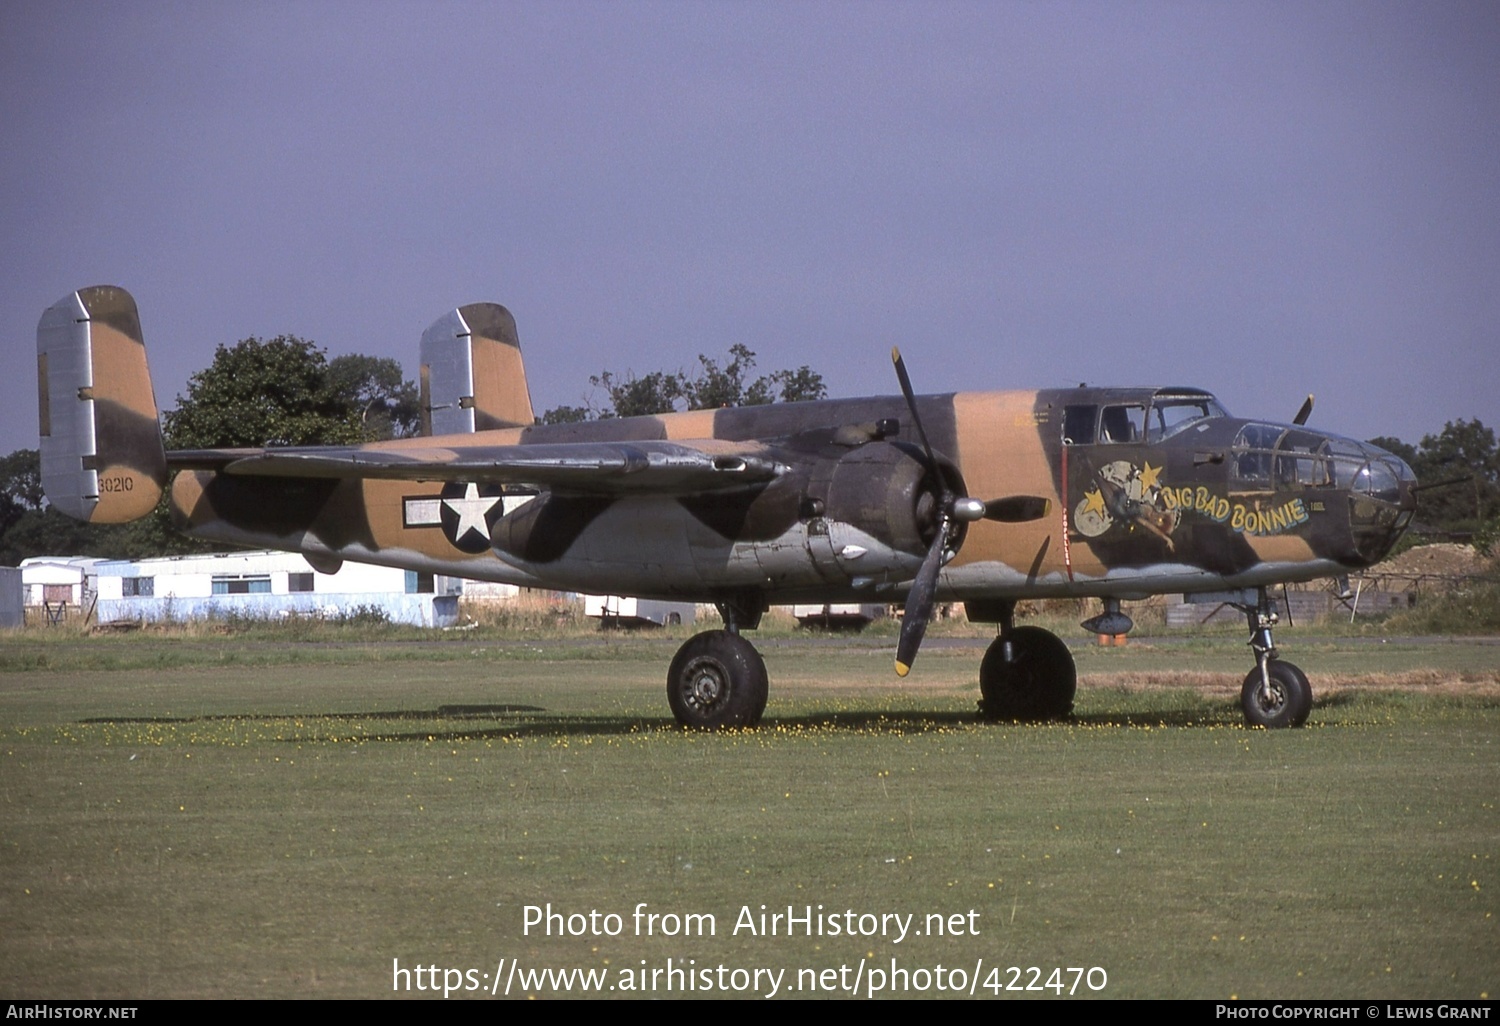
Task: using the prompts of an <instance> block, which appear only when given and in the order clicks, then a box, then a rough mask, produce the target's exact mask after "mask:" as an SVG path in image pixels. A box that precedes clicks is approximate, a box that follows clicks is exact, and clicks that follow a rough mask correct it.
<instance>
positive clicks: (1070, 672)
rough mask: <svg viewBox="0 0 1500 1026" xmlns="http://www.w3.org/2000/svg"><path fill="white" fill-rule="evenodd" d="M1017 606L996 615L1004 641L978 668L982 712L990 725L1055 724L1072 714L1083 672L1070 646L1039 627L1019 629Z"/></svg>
mask: <svg viewBox="0 0 1500 1026" xmlns="http://www.w3.org/2000/svg"><path fill="white" fill-rule="evenodd" d="M1015 611H1016V604H1015V603H1014V602H1010V601H1005V602H1000V603H998V604H997V606H996V608H995V610H994V612H995V613H996V614H997V615H996V619H998V620H999V623H1000V636H999V637H998V638H996V639H995V640H994V641H993V642H992V643H991V644H990V647H989V649H988V650H987V651H986V652H985V654H984V661H983V662H982V663H980V664H979V693H980V695H981V697H980V700H979V712H980V715H981V716H983V717H984V718H985V719H987V720H1055V719H1061V718H1062V717H1064V716H1067V715H1068V714H1069V713H1070V712H1072V711H1073V695H1074V692H1076V691H1077V689H1078V672H1077V670H1076V669H1075V667H1074V666H1073V656H1072V654H1071V653H1070V652H1069V651H1068V646H1067V645H1065V644H1063V642H1062V639H1060V638H1059V637H1058V636H1057V635H1056V634H1053V633H1052V632H1051V631H1045V630H1043V629H1042V628H1040V627H1017V626H1016V625H1015Z"/></svg>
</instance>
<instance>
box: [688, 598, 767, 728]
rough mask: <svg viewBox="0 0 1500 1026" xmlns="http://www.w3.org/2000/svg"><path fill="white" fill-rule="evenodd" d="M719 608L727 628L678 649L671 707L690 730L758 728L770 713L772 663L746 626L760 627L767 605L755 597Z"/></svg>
mask: <svg viewBox="0 0 1500 1026" xmlns="http://www.w3.org/2000/svg"><path fill="white" fill-rule="evenodd" d="M718 607H719V615H720V616H722V617H723V618H724V626H725V629H724V630H722V631H704V632H703V633H702V634H695V635H693V636H692V637H691V638H689V639H688V640H687V643H686V644H684V645H683V646H682V647H681V648H679V649H678V650H677V655H676V656H675V657H673V659H672V668H671V669H670V670H668V671H667V703H668V704H669V705H671V707H672V715H673V716H675V717H676V718H677V722H678V723H679V724H681V725H682V726H684V727H690V728H696V729H699V730H719V729H722V728H725V727H753V726H755V725H756V724H757V723H759V722H760V717H761V714H762V713H764V712H765V711H766V693H767V681H766V663H765V660H763V659H762V658H761V657H760V653H759V652H757V651H756V650H755V646H754V645H752V644H750V642H748V641H746V640H745V639H744V638H742V637H740V628H741V627H742V626H743V627H744V628H746V629H747V630H754V629H755V628H756V627H757V626H759V624H760V617H761V614H762V613H763V612H765V609H766V607H765V603H764V601H763V600H761V599H759V598H758V597H750V598H748V599H745V598H742V599H738V600H728V601H724V602H720V603H718Z"/></svg>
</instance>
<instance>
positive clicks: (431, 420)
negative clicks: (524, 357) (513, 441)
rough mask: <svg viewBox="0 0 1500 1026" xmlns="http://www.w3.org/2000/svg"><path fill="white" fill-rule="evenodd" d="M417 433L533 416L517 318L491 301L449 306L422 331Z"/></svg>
mask: <svg viewBox="0 0 1500 1026" xmlns="http://www.w3.org/2000/svg"><path fill="white" fill-rule="evenodd" d="M421 388H422V433H423V434H425V435H455V434H468V433H471V432H474V431H489V430H491V429H493V428H507V427H530V426H531V425H532V424H533V423H534V422H535V421H536V415H535V414H534V413H533V412H532V409H531V393H530V392H529V391H528V390H527V388H526V368H525V365H524V364H523V363H522V362H521V342H520V339H519V338H518V337H517V335H516V319H515V318H514V317H512V316H511V315H510V311H509V310H507V309H505V307H503V306H500V305H498V304H496V303H473V304H470V305H469V306H461V307H459V308H458V309H457V310H450V311H449V312H448V313H446V314H444V315H443V316H442V317H440V318H438V319H437V320H436V321H435V322H433V325H432V327H430V328H428V329H427V330H426V331H424V332H423V333H422V372H421Z"/></svg>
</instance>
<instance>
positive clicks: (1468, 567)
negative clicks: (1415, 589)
mask: <svg viewBox="0 0 1500 1026" xmlns="http://www.w3.org/2000/svg"><path fill="white" fill-rule="evenodd" d="M1493 569H1494V566H1493V564H1492V563H1491V561H1490V560H1487V559H1485V558H1484V557H1483V556H1481V555H1480V554H1479V553H1477V552H1475V551H1474V549H1473V547H1472V546H1469V545H1458V544H1455V543H1453V542H1440V543H1438V544H1435V545H1418V546H1417V547H1416V548H1414V549H1407V550H1406V551H1405V552H1403V553H1401V555H1399V556H1394V557H1392V558H1390V559H1388V560H1386V561H1385V562H1384V563H1379V564H1377V565H1376V566H1375V567H1373V568H1372V569H1371V570H1370V573H1371V574H1373V575H1376V576H1379V575H1381V574H1411V575H1420V574H1436V575H1439V576H1442V577H1467V576H1470V575H1473V574H1480V573H1486V572H1490V571H1493Z"/></svg>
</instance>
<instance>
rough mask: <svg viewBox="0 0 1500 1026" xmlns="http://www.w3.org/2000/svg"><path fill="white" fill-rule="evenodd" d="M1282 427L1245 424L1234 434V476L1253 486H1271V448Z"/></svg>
mask: <svg viewBox="0 0 1500 1026" xmlns="http://www.w3.org/2000/svg"><path fill="white" fill-rule="evenodd" d="M1282 431H1283V429H1282V428H1279V427H1273V426H1272V425H1270V424H1246V425H1245V426H1244V427H1243V428H1241V429H1240V433H1239V434H1238V435H1237V436H1235V439H1234V445H1233V446H1231V450H1232V451H1233V453H1234V476H1235V477H1236V478H1237V479H1238V480H1239V481H1240V483H1241V484H1243V485H1249V486H1251V487H1254V488H1269V487H1270V486H1271V463H1272V459H1273V457H1272V450H1274V449H1275V448H1276V441H1277V439H1279V438H1280V437H1281V433H1282Z"/></svg>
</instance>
